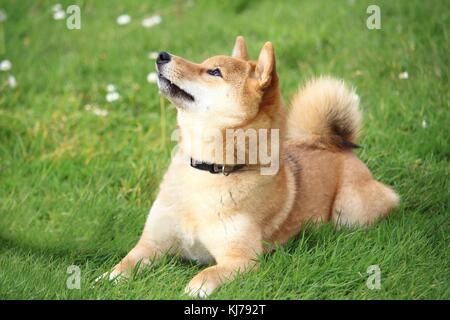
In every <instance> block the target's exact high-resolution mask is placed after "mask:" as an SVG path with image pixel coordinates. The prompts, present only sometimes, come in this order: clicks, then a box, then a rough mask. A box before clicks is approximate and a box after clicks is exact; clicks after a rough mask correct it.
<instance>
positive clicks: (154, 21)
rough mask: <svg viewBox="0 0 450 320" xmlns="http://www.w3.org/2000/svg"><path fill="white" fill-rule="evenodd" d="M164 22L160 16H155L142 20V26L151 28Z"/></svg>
mask: <svg viewBox="0 0 450 320" xmlns="http://www.w3.org/2000/svg"><path fill="white" fill-rule="evenodd" d="M161 21H162V18H161V16H160V15H159V14H155V15H153V16H151V17H148V18H145V19H143V20H142V22H141V24H142V26H143V27H145V28H151V27H154V26H156V25H158V24H160V23H161Z"/></svg>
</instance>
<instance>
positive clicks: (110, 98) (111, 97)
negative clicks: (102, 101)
mask: <svg viewBox="0 0 450 320" xmlns="http://www.w3.org/2000/svg"><path fill="white" fill-rule="evenodd" d="M119 98H120V95H119V94H118V93H117V92H108V93H107V94H106V101H108V102H114V101H117V100H119Z"/></svg>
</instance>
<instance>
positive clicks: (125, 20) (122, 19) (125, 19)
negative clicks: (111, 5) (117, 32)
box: [117, 14, 131, 26]
mask: <svg viewBox="0 0 450 320" xmlns="http://www.w3.org/2000/svg"><path fill="white" fill-rule="evenodd" d="M130 21H131V17H130V16H129V15H128V14H122V15H120V16H118V17H117V24H118V25H121V26H123V25H126V24H129V23H130Z"/></svg>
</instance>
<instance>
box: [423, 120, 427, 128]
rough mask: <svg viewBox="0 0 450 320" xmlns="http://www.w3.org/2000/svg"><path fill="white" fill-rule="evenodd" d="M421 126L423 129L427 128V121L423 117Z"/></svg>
mask: <svg viewBox="0 0 450 320" xmlns="http://www.w3.org/2000/svg"><path fill="white" fill-rule="evenodd" d="M422 128H424V129H426V128H428V123H427V121H426V120H425V119H423V120H422Z"/></svg>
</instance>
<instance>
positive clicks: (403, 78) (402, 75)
mask: <svg viewBox="0 0 450 320" xmlns="http://www.w3.org/2000/svg"><path fill="white" fill-rule="evenodd" d="M398 78H399V79H400V80H406V79H408V78H409V74H408V71H404V72H401V73H399V75H398Z"/></svg>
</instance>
